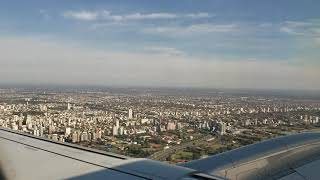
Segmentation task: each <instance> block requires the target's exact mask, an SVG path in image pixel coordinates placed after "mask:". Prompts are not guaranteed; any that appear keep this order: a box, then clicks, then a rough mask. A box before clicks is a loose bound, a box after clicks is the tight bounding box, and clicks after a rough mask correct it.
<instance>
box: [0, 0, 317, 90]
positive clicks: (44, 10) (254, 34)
mask: <svg viewBox="0 0 320 180" xmlns="http://www.w3.org/2000/svg"><path fill="white" fill-rule="evenodd" d="M319 7H320V1H317V0H305V1H300V0H282V1H278V0H269V1H256V0H229V1H224V0H201V1H198V0H177V1H173V0H157V1H156V0H155V1H150V0H135V1H132V0H123V1H121V0H110V1H103V0H90V1H86V0H78V1H62V0H59V1H43V0H29V1H17V0H3V1H1V2H0V85H1V84H12V85H14V84H33V85H41V84H46V85H50V84H52V85H54V84H59V85H71V86H73V85H97V86H152V87H202V88H248V89H301V90H303V89H306V90H307V89H314V90H320V80H319V79H320V70H319V69H320V51H319V49H320V11H319Z"/></svg>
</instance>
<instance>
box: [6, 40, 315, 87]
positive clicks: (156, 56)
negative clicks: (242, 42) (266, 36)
mask: <svg viewBox="0 0 320 180" xmlns="http://www.w3.org/2000/svg"><path fill="white" fill-rule="evenodd" d="M0 49H1V50H2V53H1V54H0V82H2V83H31V84H32V83H37V84H41V83H45V84H48V83H49V84H64V85H111V86H112V85H132V86H140V85H143V86H174V87H177V86H187V87H213V88H221V87H224V88H268V89H270V88H283V89H320V84H319V83H315V82H318V80H319V77H320V72H319V71H318V69H317V68H316V67H311V66H310V67H307V66H293V65H289V64H286V63H285V62H283V61H282V62H277V61H273V62H268V61H257V60H246V59H242V60H239V59H237V60H232V59H231V60H230V59H223V58H219V57H212V58H207V59H199V58H196V57H188V56H177V55H175V54H174V53H173V54H170V53H169V54H166V55H163V54H161V53H144V52H141V53H129V52H114V51H111V50H104V51H102V50H94V49H90V48H86V47H78V46H72V45H70V44H69V43H67V42H60V41H52V40H50V41H49V40H48V39H37V38H20V37H6V38H4V37H0ZM151 50H154V51H169V52H170V51H172V52H175V51H177V50H175V49H170V48H164V47H162V48H159V47H158V48H155V47H154V48H151Z"/></svg>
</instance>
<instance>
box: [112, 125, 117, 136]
mask: <svg viewBox="0 0 320 180" xmlns="http://www.w3.org/2000/svg"><path fill="white" fill-rule="evenodd" d="M118 129H119V127H118V126H113V128H112V135H113V136H117V135H118Z"/></svg>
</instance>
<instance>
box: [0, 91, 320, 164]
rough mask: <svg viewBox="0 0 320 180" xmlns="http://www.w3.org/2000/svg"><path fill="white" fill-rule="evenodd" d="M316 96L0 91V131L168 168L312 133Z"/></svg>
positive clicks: (319, 105)
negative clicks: (155, 162)
mask: <svg viewBox="0 0 320 180" xmlns="http://www.w3.org/2000/svg"><path fill="white" fill-rule="evenodd" d="M319 117H320V96H319V94H317V92H290V91H271V90H270V91H262V90H244V89H242V90H241V89H240V90H236V89H233V90H229V89H197V88H142V87H138V88H133V87H129V88H2V89H0V127H2V128H9V129H12V130H16V131H20V132H24V133H28V134H32V135H34V136H39V137H43V138H48V139H50V140H52V141H59V142H68V143H73V144H77V145H81V146H85V147H90V148H94V149H99V150H102V151H107V152H112V153H116V154H122V155H125V156H130V157H140V158H142V157H143V158H150V159H154V160H161V161H166V162H169V163H180V162H187V161H191V160H195V159H200V158H205V157H208V156H210V155H214V154H218V153H221V152H225V151H228V150H231V149H235V148H238V147H241V146H245V145H248V144H252V143H256V142H259V141H263V140H267V139H271V138H274V137H278V136H283V135H290V134H294V133H299V132H307V131H318V130H319V129H320V122H319Z"/></svg>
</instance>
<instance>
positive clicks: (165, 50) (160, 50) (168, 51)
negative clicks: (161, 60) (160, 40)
mask: <svg viewBox="0 0 320 180" xmlns="http://www.w3.org/2000/svg"><path fill="white" fill-rule="evenodd" d="M144 50H145V51H146V52H151V53H157V54H162V55H169V56H172V55H173V56H182V55H185V53H184V52H183V51H180V50H178V49H176V48H171V47H146V48H144Z"/></svg>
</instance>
